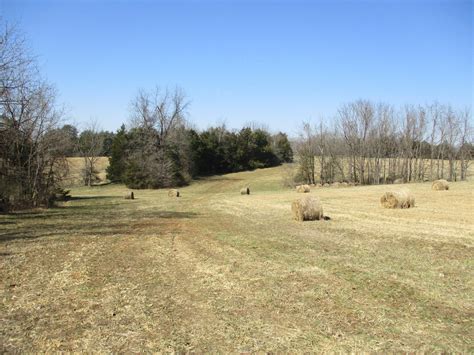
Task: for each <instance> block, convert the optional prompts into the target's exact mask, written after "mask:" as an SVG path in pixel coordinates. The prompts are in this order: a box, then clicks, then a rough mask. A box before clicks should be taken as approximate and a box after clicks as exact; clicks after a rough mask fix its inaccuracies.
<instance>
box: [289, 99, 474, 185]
mask: <svg viewBox="0 0 474 355" xmlns="http://www.w3.org/2000/svg"><path fill="white" fill-rule="evenodd" d="M295 151H296V153H297V156H298V163H299V164H298V174H297V176H296V180H299V181H305V182H307V183H316V182H322V183H325V182H328V183H331V182H335V181H348V182H357V183H360V184H382V183H392V182H394V181H395V180H399V181H404V182H411V181H426V180H435V179H440V178H444V179H448V180H452V181H455V180H465V179H466V177H467V173H468V168H469V164H470V162H471V160H472V158H473V154H474V145H473V127H472V117H471V114H470V112H469V110H455V109H454V108H453V107H451V106H450V105H443V104H440V103H437V102H435V103H433V104H430V105H419V106H414V105H407V106H404V107H403V108H399V109H396V108H395V107H394V106H392V105H389V104H385V103H374V102H372V101H369V100H358V101H354V102H351V103H348V104H345V105H342V106H341V107H340V108H339V110H338V112H337V116H336V118H335V119H334V120H331V123H328V122H325V120H323V119H321V120H319V121H318V122H317V123H315V124H311V123H309V122H304V123H303V125H302V128H301V130H300V133H299V136H298V139H297V141H296V142H295Z"/></svg>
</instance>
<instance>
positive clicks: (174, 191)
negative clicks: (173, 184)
mask: <svg viewBox="0 0 474 355" xmlns="http://www.w3.org/2000/svg"><path fill="white" fill-rule="evenodd" d="M168 196H169V197H179V190H177V189H171V190H169V191H168Z"/></svg>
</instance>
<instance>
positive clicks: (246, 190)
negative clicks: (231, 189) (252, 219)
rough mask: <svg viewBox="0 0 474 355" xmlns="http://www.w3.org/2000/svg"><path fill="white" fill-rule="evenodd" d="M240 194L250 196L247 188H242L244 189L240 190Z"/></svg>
mask: <svg viewBox="0 0 474 355" xmlns="http://www.w3.org/2000/svg"><path fill="white" fill-rule="evenodd" d="M240 194H241V195H250V188H249V187H248V186H247V187H244V188H242V189H240Z"/></svg>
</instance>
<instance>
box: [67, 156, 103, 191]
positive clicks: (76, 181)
mask: <svg viewBox="0 0 474 355" xmlns="http://www.w3.org/2000/svg"><path fill="white" fill-rule="evenodd" d="M67 160H68V172H67V175H66V178H65V180H64V183H65V185H66V186H80V185H84V182H83V180H82V179H81V172H82V169H84V158H81V157H74V158H67ZM108 166H109V158H107V157H99V158H97V163H96V166H95V167H96V169H97V171H98V172H99V173H98V174H97V177H98V178H99V179H100V181H101V182H104V181H106V180H107V178H106V175H107V174H106V172H105V169H106V168H107V167H108Z"/></svg>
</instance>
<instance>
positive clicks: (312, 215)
mask: <svg viewBox="0 0 474 355" xmlns="http://www.w3.org/2000/svg"><path fill="white" fill-rule="evenodd" d="M291 211H292V213H293V218H294V219H296V220H297V221H301V222H302V221H314V220H320V219H323V206H322V205H321V201H319V198H317V197H314V196H305V197H302V198H300V199H298V200H296V201H293V202H292V204H291Z"/></svg>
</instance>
